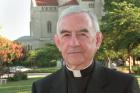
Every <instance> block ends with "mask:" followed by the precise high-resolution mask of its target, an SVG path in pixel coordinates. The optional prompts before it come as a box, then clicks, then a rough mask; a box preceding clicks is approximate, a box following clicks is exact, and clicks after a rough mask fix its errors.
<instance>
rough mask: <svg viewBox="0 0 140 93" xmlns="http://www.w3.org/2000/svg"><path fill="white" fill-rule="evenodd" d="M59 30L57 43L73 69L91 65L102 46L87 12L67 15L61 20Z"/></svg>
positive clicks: (65, 60) (56, 38)
mask: <svg viewBox="0 0 140 93" xmlns="http://www.w3.org/2000/svg"><path fill="white" fill-rule="evenodd" d="M59 31H60V34H59V35H56V37H55V43H56V45H57V47H58V48H59V50H60V52H61V53H62V56H63V58H64V62H65V63H66V64H67V65H68V66H69V67H70V68H72V69H77V68H79V69H80V68H82V67H85V66H87V65H89V63H90V62H91V61H92V58H93V57H94V55H95V53H96V51H97V48H99V46H100V44H98V43H99V42H98V40H97V37H98V35H97V32H96V31H95V28H94V27H93V24H92V22H91V20H90V17H89V16H88V15H87V14H85V13H74V14H70V15H67V16H65V17H64V18H63V19H62V20H61V21H60V23H59Z"/></svg>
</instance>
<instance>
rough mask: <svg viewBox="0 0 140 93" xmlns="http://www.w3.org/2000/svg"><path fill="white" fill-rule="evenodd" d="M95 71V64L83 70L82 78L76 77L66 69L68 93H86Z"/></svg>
mask: <svg viewBox="0 0 140 93" xmlns="http://www.w3.org/2000/svg"><path fill="white" fill-rule="evenodd" d="M92 71H93V64H91V65H90V66H89V67H88V68H86V69H84V70H81V71H80V72H81V77H74V75H73V72H72V71H70V70H68V69H67V68H66V75H67V93H86V91H87V87H88V84H89V82H90V78H91V74H92Z"/></svg>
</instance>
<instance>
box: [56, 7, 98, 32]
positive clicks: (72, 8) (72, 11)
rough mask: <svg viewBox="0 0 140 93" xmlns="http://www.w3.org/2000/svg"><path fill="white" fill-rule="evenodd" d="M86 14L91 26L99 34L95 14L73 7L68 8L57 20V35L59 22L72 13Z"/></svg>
mask: <svg viewBox="0 0 140 93" xmlns="http://www.w3.org/2000/svg"><path fill="white" fill-rule="evenodd" d="M81 12H82V13H86V14H88V15H89V17H90V18H91V21H92V24H93V26H94V27H95V30H96V32H100V27H99V23H98V19H97V17H96V14H95V13H94V12H93V11H88V10H87V9H85V8H83V7H81V6H79V5H73V6H70V7H68V8H66V9H64V10H63V11H62V13H61V14H60V16H59V19H58V21H57V34H59V32H60V31H59V23H60V21H61V20H62V19H63V18H64V17H65V16H67V15H70V14H73V13H81Z"/></svg>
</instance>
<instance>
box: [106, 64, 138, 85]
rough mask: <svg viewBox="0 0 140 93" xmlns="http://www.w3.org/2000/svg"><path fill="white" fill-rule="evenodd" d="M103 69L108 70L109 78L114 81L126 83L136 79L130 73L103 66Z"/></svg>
mask: <svg viewBox="0 0 140 93" xmlns="http://www.w3.org/2000/svg"><path fill="white" fill-rule="evenodd" d="M103 69H104V71H105V72H106V74H107V77H108V79H109V80H111V81H114V82H115V81H116V82H124V83H125V82H130V81H133V80H135V79H136V78H135V77H134V76H133V75H131V74H128V73H123V72H120V71H116V70H112V69H109V68H106V67H103Z"/></svg>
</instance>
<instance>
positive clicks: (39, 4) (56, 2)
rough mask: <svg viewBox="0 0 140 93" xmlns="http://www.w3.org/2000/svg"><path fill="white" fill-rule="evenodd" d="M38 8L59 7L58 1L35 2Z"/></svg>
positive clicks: (43, 0) (38, 0)
mask: <svg viewBox="0 0 140 93" xmlns="http://www.w3.org/2000/svg"><path fill="white" fill-rule="evenodd" d="M35 1H36V5H37V6H58V1H57V0H35Z"/></svg>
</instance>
